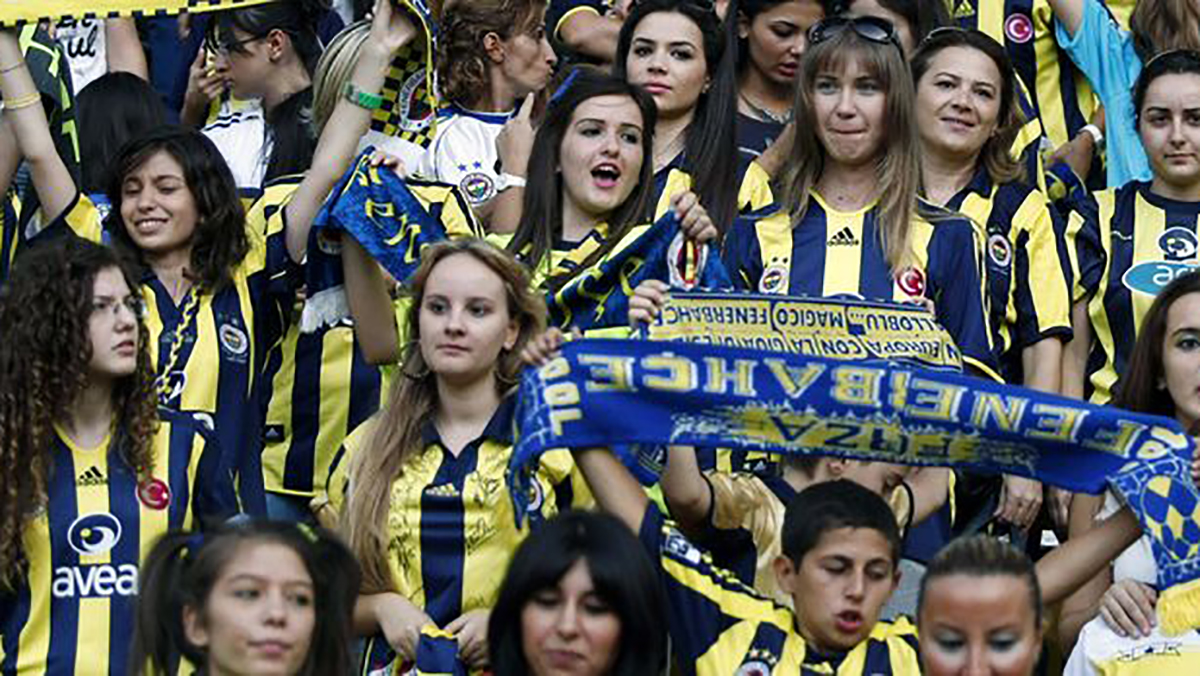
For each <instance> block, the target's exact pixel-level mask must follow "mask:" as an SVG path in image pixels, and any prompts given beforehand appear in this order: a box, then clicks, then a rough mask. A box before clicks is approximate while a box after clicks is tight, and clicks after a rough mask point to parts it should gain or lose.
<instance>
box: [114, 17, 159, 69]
mask: <svg viewBox="0 0 1200 676" xmlns="http://www.w3.org/2000/svg"><path fill="white" fill-rule="evenodd" d="M104 48H105V52H106V53H107V55H108V72H110V73H116V72H125V73H133V74H134V75H136V76H138V77H140V78H142V79H143V80H147V79H149V78H150V68H149V66H147V65H146V51H145V50H144V49H142V40H141V38H139V37H138V32H137V24H136V23H134V21H133V19H132V18H130V17H123V18H119V19H106V20H105V22H104Z"/></svg>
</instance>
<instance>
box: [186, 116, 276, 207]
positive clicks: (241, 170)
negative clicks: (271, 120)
mask: <svg viewBox="0 0 1200 676" xmlns="http://www.w3.org/2000/svg"><path fill="white" fill-rule="evenodd" d="M201 131H202V132H203V133H204V135H205V136H207V137H208V138H209V140H211V141H212V142H213V144H214V145H216V146H217V149H218V150H220V151H221V155H222V156H223V157H224V158H225V163H226V164H228V165H229V169H230V171H232V172H233V180H234V181H235V182H236V183H237V187H238V188H242V189H246V188H249V189H252V190H257V189H259V188H261V187H262V185H263V180H264V179H265V178H266V175H267V163H268V162H269V161H270V158H271V147H270V143H269V142H268V141H267V123H266V120H265V119H264V118H263V108H262V103H261V102H260V101H259V100H258V99H251V100H247V101H239V100H234V99H232V98H229V99H226V100H224V101H222V102H221V105H220V107H219V108H216V109H215V112H214V113H211V114H210V115H209V118H208V122H207V123H206V124H205V125H204V129H202V130H201Z"/></svg>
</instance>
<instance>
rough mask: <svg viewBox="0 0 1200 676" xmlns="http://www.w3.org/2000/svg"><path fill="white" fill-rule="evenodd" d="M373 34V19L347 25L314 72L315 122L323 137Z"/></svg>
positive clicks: (313, 117) (313, 113) (328, 48)
mask: <svg viewBox="0 0 1200 676" xmlns="http://www.w3.org/2000/svg"><path fill="white" fill-rule="evenodd" d="M370 34H371V22H370V21H359V22H357V23H353V24H351V25H349V26H347V27H346V28H345V29H343V30H342V32H340V33H338V34H337V36H336V37H334V38H333V40H332V41H331V42H330V43H329V46H328V47H326V48H325V51H324V52H323V53H322V54H321V59H320V60H319V61H317V70H316V73H315V74H314V75H313V84H312V87H313V98H312V126H313V132H314V133H315V134H316V136H317V137H320V135H321V132H322V131H324V130H325V124H326V123H327V122H329V117H330V116H331V115H333V109H334V108H335V107H336V106H337V104H338V101H340V100H341V98H342V88H343V87H345V86H346V83H347V82H349V81H350V75H351V74H352V73H353V72H354V67H355V66H356V65H358V56H359V54H361V53H362V47H363V45H364V44H366V42H367V37H368V36H369V35H370Z"/></svg>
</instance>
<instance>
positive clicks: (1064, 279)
mask: <svg viewBox="0 0 1200 676" xmlns="http://www.w3.org/2000/svg"><path fill="white" fill-rule="evenodd" d="M1055 215H1056V214H1055V212H1054V211H1053V209H1052V208H1051V206H1050V204H1049V202H1047V201H1046V198H1045V196H1044V195H1042V193H1040V192H1037V191H1032V192H1030V193H1029V195H1028V196H1027V197H1026V198H1025V201H1024V202H1023V203H1022V204H1021V206H1020V207H1019V208H1018V209H1017V213H1016V215H1015V216H1014V219H1013V220H1014V221H1015V222H1016V223H1023V224H1025V232H1026V233H1027V234H1028V236H1027V237H1022V238H1019V240H1018V247H1017V251H1015V252H1014V253H1015V254H1016V288H1015V293H1014V298H1013V300H1014V302H1015V304H1016V310H1017V325H1016V328H1017V331H1016V336H1015V337H1014V338H1015V340H1014V345H1015V346H1016V347H1018V348H1020V347H1025V346H1027V345H1032V344H1034V343H1036V342H1038V341H1040V340H1042V339H1044V338H1049V337H1051V336H1064V337H1069V336H1070V334H1071V296H1070V282H1069V281H1068V278H1069V276H1070V275H1069V274H1068V273H1067V272H1066V270H1067V269H1069V267H1070V263H1069V262H1068V261H1065V260H1063V258H1062V256H1061V252H1060V249H1059V246H1058V238H1057V237H1056V236H1055V230H1056V228H1055V225H1054V218H1055Z"/></svg>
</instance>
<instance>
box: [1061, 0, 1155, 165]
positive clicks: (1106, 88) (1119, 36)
mask: <svg viewBox="0 0 1200 676" xmlns="http://www.w3.org/2000/svg"><path fill="white" fill-rule="evenodd" d="M1054 37H1055V38H1056V39H1057V41H1058V44H1059V46H1060V47H1062V49H1063V50H1064V51H1066V52H1067V54H1068V55H1069V56H1070V57H1071V60H1072V61H1074V62H1075V65H1076V66H1078V67H1079V70H1080V71H1082V72H1083V74H1084V75H1086V76H1087V79H1088V81H1089V82H1091V85H1092V89H1094V90H1096V94H1097V95H1099V97H1100V99H1101V100H1103V101H1113V100H1115V98H1116V95H1117V93H1118V92H1117V91H1116V90H1117V88H1121V87H1125V86H1126V85H1127V84H1128V83H1131V82H1133V81H1135V80H1136V79H1137V73H1138V72H1140V70H1141V67H1142V66H1141V63H1142V62H1141V59H1140V58H1139V57H1138V55H1137V52H1136V51H1135V50H1134V47H1133V37H1132V36H1131V35H1130V34H1129V32H1128V31H1126V30H1124V29H1122V28H1121V26H1120V25H1119V24H1118V23H1117V22H1116V20H1115V19H1113V18H1112V16H1111V15H1110V14H1109V13H1108V10H1107V9H1105V8H1104V5H1103V4H1102V3H1101V2H1100V0H1083V18H1082V20H1081V21H1080V23H1079V29H1078V30H1076V31H1075V35H1070V34H1068V33H1067V29H1066V27H1065V26H1063V24H1062V23H1061V22H1059V23H1058V24H1057V25H1056V28H1055V36H1054ZM1113 187H1117V186H1113Z"/></svg>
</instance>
